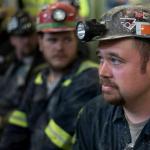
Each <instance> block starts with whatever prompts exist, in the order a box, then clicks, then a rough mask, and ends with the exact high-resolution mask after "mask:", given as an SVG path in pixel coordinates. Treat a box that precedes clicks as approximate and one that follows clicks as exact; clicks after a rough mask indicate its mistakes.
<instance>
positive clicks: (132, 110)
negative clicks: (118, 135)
mask: <svg viewBox="0 0 150 150" xmlns="http://www.w3.org/2000/svg"><path fill="white" fill-rule="evenodd" d="M131 102H133V103H131ZM123 109H124V113H125V116H126V117H127V118H128V119H129V120H130V121H131V122H132V123H135V124H136V123H140V122H144V121H146V120H148V119H150V96H149V97H147V98H144V99H134V100H131V101H129V102H127V103H126V104H125V105H124V107H123Z"/></svg>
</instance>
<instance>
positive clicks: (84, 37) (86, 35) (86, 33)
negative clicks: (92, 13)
mask: <svg viewBox="0 0 150 150" xmlns="http://www.w3.org/2000/svg"><path fill="white" fill-rule="evenodd" d="M105 31H106V27H105V24H104V23H99V22H97V21H96V19H92V20H89V21H85V22H84V21H83V22H82V21H80V22H78V23H77V27H76V32H77V37H78V39H79V40H81V41H84V42H88V41H91V40H94V39H95V38H99V37H100V36H101V35H103V33H105Z"/></svg>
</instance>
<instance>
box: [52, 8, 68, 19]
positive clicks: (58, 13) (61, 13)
mask: <svg viewBox="0 0 150 150" xmlns="http://www.w3.org/2000/svg"><path fill="white" fill-rule="evenodd" d="M65 18H66V12H65V11H64V10H62V9H57V10H54V12H53V19H54V20H55V21H64V20H65Z"/></svg>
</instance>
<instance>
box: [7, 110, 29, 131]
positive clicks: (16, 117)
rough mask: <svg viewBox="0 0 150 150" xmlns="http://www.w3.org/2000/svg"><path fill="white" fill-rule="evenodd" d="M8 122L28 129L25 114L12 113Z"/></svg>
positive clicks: (19, 112)
mask: <svg viewBox="0 0 150 150" xmlns="http://www.w3.org/2000/svg"><path fill="white" fill-rule="evenodd" d="M8 122H9V123H10V124H13V125H17V126H20V127H24V128H26V127H28V122H27V115H26V114H25V113H24V112H21V111H18V110H16V111H13V112H12V114H11V115H10V117H9V119H8Z"/></svg>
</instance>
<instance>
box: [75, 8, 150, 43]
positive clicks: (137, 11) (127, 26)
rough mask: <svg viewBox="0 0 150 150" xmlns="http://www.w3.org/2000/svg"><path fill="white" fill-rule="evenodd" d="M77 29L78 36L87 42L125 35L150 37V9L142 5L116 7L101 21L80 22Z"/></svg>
mask: <svg viewBox="0 0 150 150" xmlns="http://www.w3.org/2000/svg"><path fill="white" fill-rule="evenodd" d="M76 29H77V30H76V32H77V37H78V38H79V39H80V40H81V41H85V42H88V41H91V40H95V39H96V40H100V41H103V40H112V39H117V38H124V37H137V38H150V9H149V8H147V7H144V6H142V5H137V6H129V5H124V6H118V7H114V8H113V9H111V10H109V11H108V12H107V13H106V14H104V15H103V16H102V17H101V19H100V20H99V21H96V20H95V19H94V20H90V21H86V22H78V23H77V27H76Z"/></svg>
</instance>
